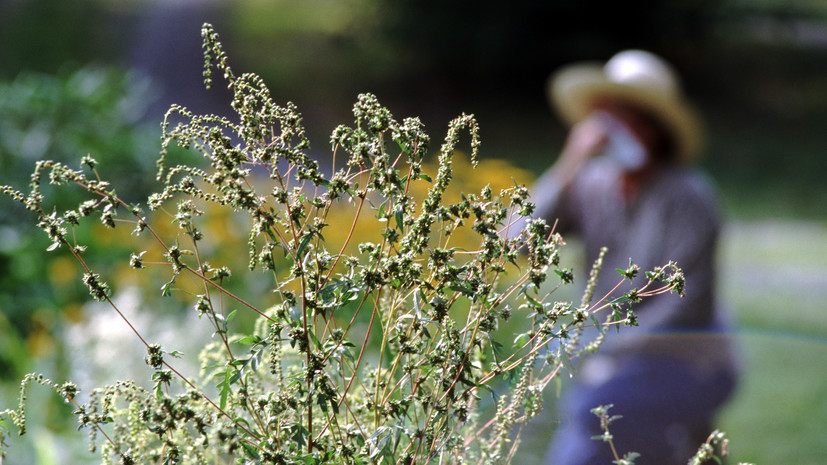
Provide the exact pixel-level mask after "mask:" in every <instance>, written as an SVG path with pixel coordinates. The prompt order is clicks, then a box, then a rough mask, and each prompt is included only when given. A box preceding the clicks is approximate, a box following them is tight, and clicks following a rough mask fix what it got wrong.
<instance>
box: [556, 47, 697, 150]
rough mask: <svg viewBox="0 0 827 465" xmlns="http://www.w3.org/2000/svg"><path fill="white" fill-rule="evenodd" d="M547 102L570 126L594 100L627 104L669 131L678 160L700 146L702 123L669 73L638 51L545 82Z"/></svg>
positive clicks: (565, 70) (673, 74) (580, 66)
mask: <svg viewBox="0 0 827 465" xmlns="http://www.w3.org/2000/svg"><path fill="white" fill-rule="evenodd" d="M548 90H549V99H550V101H551V104H552V106H553V107H554V108H555V109H556V110H557V112H558V113H559V115H560V117H561V118H562V119H563V121H564V122H566V123H567V124H569V125H573V124H575V123H577V122H579V121H580V120H582V119H583V118H585V117H586V116H587V115H588V114H589V112H590V111H591V110H592V105H593V104H594V102H595V100H596V99H602V98H607V97H608V98H612V99H616V100H621V101H626V102H628V103H629V104H631V105H634V106H636V107H638V108H641V109H642V110H644V111H647V112H648V113H649V114H650V115H652V116H653V117H654V118H656V119H657V120H658V121H659V122H660V123H661V124H662V125H663V127H664V128H666V129H667V130H668V131H670V132H671V134H672V136H673V138H674V142H675V149H676V155H677V156H678V159H680V160H683V161H685V162H688V161H691V160H693V159H694V158H695V157H696V155H697V152H698V150H699V148H700V145H701V139H702V129H701V121H700V118H699V117H698V115H697V113H696V111H695V109H694V108H693V107H692V105H691V104H689V102H687V101H686V99H685V98H684V96H683V94H682V91H681V85H680V81H679V79H678V75H677V73H676V72H675V71H674V69H673V68H672V67H671V66H670V65H669V64H668V63H666V62H665V61H664V60H663V59H661V58H660V57H658V56H656V55H653V54H651V53H649V52H645V51H643V50H626V51H623V52H620V53H618V54H617V55H615V56H613V57H612V58H611V59H610V60H609V61H608V62H606V64H605V65H601V64H600V63H579V64H574V65H569V66H566V67H564V68H563V69H561V70H559V71H557V72H556V73H554V74H553V75H552V76H551V79H550V80H549V89H548Z"/></svg>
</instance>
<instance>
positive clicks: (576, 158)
mask: <svg viewBox="0 0 827 465" xmlns="http://www.w3.org/2000/svg"><path fill="white" fill-rule="evenodd" d="M608 135H609V133H608V128H607V127H606V124H605V122H604V121H603V119H602V118H600V115H599V114H594V115H591V116H589V117H588V118H586V119H584V120H583V121H580V122H579V123H577V124H575V125H574V126H572V128H571V130H570V131H569V135H568V137H567V139H566V144H565V146H564V147H563V152H562V154H561V157H562V158H567V159H569V162H571V163H575V164H577V165H580V164H581V163H582V162H585V161H586V160H588V159H589V158H592V157H594V156H596V155H598V154H600V152H601V151H602V150H603V148H604V147H605V145H606V142H607V140H608Z"/></svg>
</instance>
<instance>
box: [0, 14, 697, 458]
mask: <svg viewBox="0 0 827 465" xmlns="http://www.w3.org/2000/svg"><path fill="white" fill-rule="evenodd" d="M203 37H204V47H205V62H206V66H205V80H206V83H207V85H208V86H209V85H211V83H212V72H213V71H214V69H217V70H218V71H219V72H220V73H222V74H223V75H224V78H225V79H226V81H227V83H228V85H229V88H230V89H231V90H232V91H233V94H234V100H233V102H232V106H233V109H234V110H235V112H236V113H237V117H238V119H237V120H236V121H233V120H230V119H228V118H225V117H221V116H216V115H196V114H193V113H191V112H189V111H188V110H187V109H185V108H182V107H179V106H173V107H172V108H171V109H170V110H169V112H168V113H167V118H166V119H165V124H164V127H163V136H162V151H161V156H160V158H159V160H158V172H157V177H158V179H159V180H160V181H162V188H161V189H160V190H159V191H158V192H156V193H154V194H152V195H150V196H149V199H148V202H147V206H148V210H149V211H148V212H146V211H145V210H144V207H142V206H140V205H139V204H137V203H130V202H127V201H125V200H124V199H123V198H122V197H121V196H120V195H119V194H117V193H116V192H115V185H114V183H112V184H110V183H109V182H107V181H104V180H103V179H102V178H101V176H100V172H101V170H103V169H104V167H103V166H99V165H98V163H97V162H96V161H95V160H94V159H93V158H91V157H85V158H84V159H83V162H82V169H80V170H75V169H71V168H69V167H68V166H67V165H66V164H63V163H60V162H55V161H40V162H38V163H37V166H36V168H35V171H34V173H33V175H32V177H31V183H30V186H29V188H30V189H29V192H28V193H24V192H23V191H20V190H17V189H15V188H13V187H9V186H6V187H3V189H2V190H3V192H4V193H5V194H6V195H8V196H10V197H11V198H13V199H14V200H16V201H17V202H18V203H20V204H22V205H24V206H25V208H26V209H27V210H29V211H31V212H33V213H34V214H35V215H36V217H37V225H38V226H39V227H40V229H42V230H43V231H44V232H45V233H46V234H47V236H48V238H49V241H50V244H51V245H50V246H49V250H50V251H54V252H56V253H63V254H68V255H69V256H71V257H73V258H74V259H75V260H76V261H77V263H78V264H79V266H80V268H81V274H82V282H83V284H84V285H85V286H86V288H87V289H88V291H89V294H90V295H91V297H92V298H93V299H94V300H96V301H99V302H102V303H105V304H106V305H107V306H109V307H110V308H111V310H112V311H113V312H116V313H117V314H118V315H119V316H120V317H121V318H122V319H123V321H124V324H126V325H128V326H129V328H130V330H131V332H132V333H133V334H134V336H135V338H137V339H138V340H140V341H141V343H142V345H143V346H144V347H145V349H146V357H145V361H146V364H147V365H148V366H149V370H150V373H151V375H150V379H149V380H148V381H149V382H148V383H147V384H146V385H142V384H140V383H137V382H135V381H132V380H121V381H118V382H115V383H113V384H110V385H106V386H103V387H99V388H96V389H94V390H92V391H91V393H90V394H89V396H88V400H87V401H86V402H81V401H80V400H79V397H78V393H79V388H78V386H77V385H76V384H74V383H72V382H66V383H55V382H52V381H50V380H49V379H47V378H46V377H44V376H43V375H36V374H30V375H28V376H26V377H25V378H24V380H23V383H22V388H21V393H20V402H19V406H18V408H17V409H14V410H5V411H2V412H0V434H4V429H5V432H8V431H9V430H10V429H11V428H10V427H11V424H12V423H13V424H14V425H15V426H16V428H18V429H19V432H20V433H21V434H22V433H24V432H25V430H26V417H25V410H24V406H25V400H26V395H27V389H28V386H29V384H30V382H32V381H34V382H36V383H39V384H41V385H45V386H48V387H51V388H52V389H54V390H55V391H56V392H57V393H58V394H59V395H60V396H61V397H62V398H64V399H65V400H66V401H67V402H68V403H71V404H73V405H74V406H75V409H76V410H75V412H74V413H75V415H76V417H77V418H78V421H79V423H80V426H81V427H82V428H85V429H87V430H88V432H89V435H90V447H91V449H92V450H93V451H97V452H98V453H99V455H100V456H101V458H102V460H103V462H104V463H111V462H112V461H119V462H120V463H124V464H126V463H230V462H233V461H237V462H239V463H304V464H322V463H343V464H361V463H402V464H415V463H432V462H437V461H438V462H439V463H470V462H480V463H508V462H509V461H510V460H511V458H512V457H513V454H514V451H515V449H516V446H517V444H518V437H519V433H520V431H521V430H522V428H523V427H524V425H525V424H526V423H527V422H528V421H529V420H530V419H531V418H532V417H534V416H535V415H537V413H538V412H539V411H540V409H541V407H542V393H543V391H544V389H545V387H546V386H547V385H548V384H549V383H550V382H551V381H552V380H553V379H555V377H557V376H558V375H559V374H560V373H561V372H562V371H563V370H565V369H567V367H568V366H569V363H570V361H571V359H572V358H575V357H579V356H581V355H584V354H587V353H590V352H593V351H594V350H596V348H597V347H598V345H599V344H600V341H601V340H602V338H603V337H604V336H605V335H606V333H607V331H608V330H609V329H610V328H614V327H620V326H622V325H624V324H634V320H635V318H634V314H633V312H632V309H631V304H633V303H634V302H635V301H637V300H638V299H640V298H646V297H648V296H651V295H655V294H660V293H665V292H669V291H672V290H681V289H682V286H683V277H682V274H681V273H680V270H679V269H677V267H675V265H674V264H671V263H670V264H666V265H665V266H664V267H663V268H659V269H656V270H652V271H650V272H648V273H647V276H648V278H649V282H648V283H647V284H646V285H645V286H643V287H641V288H639V289H629V290H628V291H627V292H626V293H622V294H619V295H618V296H614V297H612V298H610V299H606V300H602V301H593V299H592V296H591V293H590V291H589V289H591V284H590V285H589V286H587V290H586V293H585V295H584V297H583V299H582V300H581V302H580V303H579V304H573V303H568V302H555V301H553V300H552V299H551V294H552V293H553V292H554V290H555V289H557V288H558V287H559V286H561V285H564V284H567V283H570V282H571V281H572V278H573V273H572V270H569V269H562V268H561V267H560V264H559V253H560V247H561V246H562V245H563V241H562V239H561V237H560V236H559V235H557V234H555V233H554V232H553V231H551V230H550V228H549V227H548V226H547V225H546V224H545V222H544V221H542V220H531V221H527V222H525V228H524V229H522V230H521V231H517V230H516V229H517V226H516V225H517V224H521V222H520V219H521V218H522V217H525V216H527V215H529V214H530V213H531V211H532V208H533V206H532V204H531V203H529V202H528V200H527V197H528V191H527V189H526V188H525V187H523V186H520V185H514V186H512V187H509V188H507V189H503V190H502V191H500V192H497V193H495V192H494V190H493V189H492V188H491V187H490V186H489V187H485V188H483V189H482V190H481V191H480V192H479V193H465V194H461V195H459V196H458V198H457V199H456V201H450V200H449V199H448V197H446V195H447V194H446V192H447V189H448V187H449V185H450V183H451V181H452V177H453V174H454V165H453V163H454V158H453V157H454V153H455V151H456V148H457V146H458V144H459V143H460V140H461V138H462V137H463V134H465V133H467V134H469V135H470V146H471V157H470V158H471V161H472V163H476V160H477V155H478V153H477V152H478V150H479V146H480V140H479V135H478V127H477V123H476V121H475V120H474V118H473V116H470V115H462V116H460V117H458V118H456V119H455V120H453V121H452V122H451V123H450V124H449V127H448V132H447V136H446V137H445V140H444V142H443V143H442V144H441V146H440V147H439V149H438V169H437V172H436V173H435V174H433V173H431V174H429V173H427V172H426V170H425V169H424V164H423V163H424V160H425V158H426V157H427V155H428V154H429V149H430V145H431V140H430V137H429V136H428V135H427V134H426V133H425V131H424V127H423V125H422V124H421V122H420V120H419V119H418V118H405V119H404V120H402V121H398V120H397V119H395V118H394V117H393V116H392V114H391V112H390V111H389V110H388V109H387V108H384V107H383V106H381V105H380V104H379V102H378V100H377V99H376V97H375V96H373V95H370V94H364V95H360V96H359V99H358V101H357V103H356V104H355V105H354V108H353V114H354V117H355V119H354V123H353V125H352V126H346V125H342V126H339V127H338V128H336V129H335V130H334V131H333V134H332V136H331V140H330V142H331V145H332V149H333V154H332V158H331V167H330V168H329V169H328V170H323V169H322V168H321V167H320V165H319V163H318V162H317V161H315V160H313V159H311V158H310V157H309V156H308V155H307V152H308V149H309V141H308V140H307V137H306V135H305V129H304V127H303V125H302V118H301V115H300V114H299V113H298V111H297V109H296V108H295V107H294V105H292V104H290V103H288V104H287V105H285V106H279V105H277V104H275V103H274V102H273V101H272V99H271V98H270V95H269V92H268V90H267V88H266V86H265V85H264V83H263V82H262V80H261V79H260V78H259V77H258V76H256V75H254V74H243V75H240V76H239V75H236V74H235V73H234V72H233V70H232V69H231V68H230V67H229V65H228V63H227V57H226V56H225V54H224V52H223V50H222V47H221V44H220V42H219V41H218V37H217V34H216V33H215V32H214V31H213V29H212V27H211V26H210V25H205V26H204V28H203ZM173 120H174V121H177V123H175V124H172V121H173ZM175 146H180V147H184V148H187V149H189V150H192V151H194V152H195V153H199V154H201V155H202V156H203V159H204V160H205V162H206V164H207V166H198V164H197V163H191V164H169V163H168V161H167V157H166V154H167V151H168V150H169V149H171V148H172V147H175ZM46 179H48V185H49V186H51V188H50V192H49V193H48V195H47V193H46V191H44V190H43V186H44V185H45V180H46ZM116 181H118V180H117V179H116ZM423 186H424V187H423ZM63 190H69V191H73V192H77V191H79V192H80V193H81V194H82V195H84V196H85V199H83V200H81V201H80V202H79V203H78V205H76V206H73V207H71V208H67V209H63V208H59V207H56V206H55V204H54V202H56V201H59V200H60V199H61V197H62V196H63V195H64V194H62V192H63ZM415 192H423V193H424V194H423V195H422V196H415V195H414V193H415ZM366 213H369V214H366ZM92 218H97V220H98V222H99V223H100V226H97V228H105V229H107V230H110V229H111V230H115V232H113V233H112V234H118V231H120V234H121V235H122V236H124V237H123V238H122V239H119V240H122V241H124V242H131V243H132V244H134V246H135V249H134V251H133V252H132V253H131V256H130V257H129V260H128V261H129V265H130V267H131V268H133V269H134V270H136V272H137V273H149V276H150V277H149V278H141V279H135V280H134V281H133V282H137V283H139V286H140V288H141V289H142V290H143V293H144V294H145V295H146V296H147V297H146V299H147V302H149V301H151V299H150V297H148V296H150V295H151V294H154V293H155V292H152V293H150V292H147V291H149V290H152V289H160V294H161V295H162V296H165V297H171V296H178V297H181V298H186V299H189V301H190V302H191V308H192V309H193V310H194V313H195V315H193V317H195V316H197V317H198V318H199V319H200V320H201V322H202V324H204V325H209V326H210V327H211V330H212V331H213V338H212V339H211V340H207V341H204V342H203V344H202V346H203V350H202V351H201V354H200V356H199V364H200V369H201V371H200V374H199V375H190V376H188V375H186V374H185V373H186V369H185V368H182V366H183V364H180V363H177V362H175V361H174V360H173V359H174V358H176V357H180V356H182V354H181V353H179V352H178V351H176V350H173V349H171V348H165V347H161V346H160V345H158V344H155V343H153V342H151V341H152V335H150V334H146V333H145V332H144V330H143V329H142V328H140V327H137V326H136V325H134V324H132V321H131V320H130V318H129V317H128V316H127V315H126V314H125V312H123V311H122V309H121V308H120V306H119V304H118V302H117V299H115V298H114V297H115V295H116V294H117V292H116V291H118V288H117V286H118V281H113V282H114V283H115V284H110V281H108V280H106V279H104V277H103V276H104V274H105V273H104V274H101V273H100V272H99V271H98V270H97V269H96V268H95V267H94V264H93V262H94V259H93V249H94V246H95V244H94V241H92V243H91V244H90V245H89V247H88V248H87V244H82V243H79V242H77V236H76V235H75V234H74V232H75V230H77V229H78V228H82V227H90V226H89V220H90V219H92ZM216 218H218V221H219V222H222V224H221V226H220V228H223V229H225V230H226V229H233V230H234V229H237V228H240V227H242V226H243V227H244V228H245V230H246V233H245V234H243V235H240V236H239V235H234V236H227V235H217V236H212V235H211V234H210V232H211V231H214V229H213V228H215V227H216V221H217V220H216ZM343 218H346V219H347V220H346V221H345V220H343ZM366 224H367V225H368V226H365V225H366ZM124 227H126V229H127V230H126V231H123V230H124ZM355 231H360V232H359V235H358V236H357V235H356V234H355ZM119 237H120V236H119ZM228 237H234V238H235V240H228ZM471 241H473V243H472V242H471ZM241 255H244V256H245V257H246V259H245V261H246V264H245V265H246V266H245V267H243V268H238V267H233V268H231V267H229V266H227V265H226V264H225V262H222V261H213V260H214V257H228V260H230V261H232V260H234V259H235V258H237V257H238V256H241ZM124 258H126V257H124ZM244 268H246V270H245V269H244ZM599 269H600V263H599V262H598V263H596V264H595V267H594V270H593V271H592V276H593V277H594V276H596V274H597V272H598V271H599ZM620 271H621V276H620V277H619V278H618V280H619V281H621V282H622V281H625V280H626V278H627V277H629V276H632V275H634V274H636V273H637V269H636V267H634V266H633V265H632V266H630V269H629V270H620ZM153 272H156V273H160V274H164V275H165V277H163V279H161V281H160V282H156V281H155V279H159V278H157V277H156V276H158V275H157V274H152V273H153ZM114 274H115V275H116V276H118V275H120V273H114ZM263 280H265V281H264V282H265V284H264V285H263V286H259V287H256V286H251V285H248V284H249V283H251V282H262V281H263ZM156 286H157V287H156ZM256 289H258V291H256ZM162 302H165V301H162ZM166 302H172V301H170V300H166ZM512 314H518V315H519V318H520V320H523V321H526V322H527V324H526V325H523V324H520V325H519V326H521V327H523V326H524V327H523V328H522V329H521V331H522V332H521V333H520V334H518V335H517V336H516V338H514V339H513V343H512V342H510V341H509V342H508V343H505V342H502V338H503V335H502V334H501V333H500V332H498V327H499V326H500V325H501V324H505V322H506V321H507V320H508V319H509V317H510V316H511V315H512ZM601 315H602V316H601ZM586 325H595V326H597V327H598V328H600V336H599V337H598V338H597V339H596V340H594V341H583V340H581V333H582V330H583V328H584V327H585V326H586ZM182 329H183V331H180V330H182ZM178 330H179V331H180V332H181V334H180V339H181V340H184V339H186V338H187V336H189V335H191V334H192V332H191V331H190V330H189V328H178ZM509 339H511V338H509ZM488 395H491V396H492V398H493V399H495V401H494V402H495V405H496V412H494V413H493V414H491V415H486V412H484V411H483V409H482V408H481V404H482V403H483V402H482V399H483V398H484V397H487V396H488ZM4 427H5V428H4ZM3 438H4V436H0V439H3Z"/></svg>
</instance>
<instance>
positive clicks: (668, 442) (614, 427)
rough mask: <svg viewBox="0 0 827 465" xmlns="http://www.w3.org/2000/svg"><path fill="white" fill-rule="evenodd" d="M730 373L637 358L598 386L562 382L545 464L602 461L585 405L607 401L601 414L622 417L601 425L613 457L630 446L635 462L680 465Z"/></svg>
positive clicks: (704, 433) (729, 384)
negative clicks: (606, 428)
mask: <svg viewBox="0 0 827 465" xmlns="http://www.w3.org/2000/svg"><path fill="white" fill-rule="evenodd" d="M735 378H736V377H735V374H734V373H732V372H729V371H722V372H720V373H717V374H715V375H714V376H709V375H707V376H704V377H701V376H698V375H697V374H696V373H694V372H693V371H692V370H691V369H690V368H689V367H688V366H687V365H686V364H684V363H681V362H677V361H674V360H667V359H663V358H641V359H639V360H637V361H635V362H633V363H631V364H630V366H628V367H626V368H624V369H623V370H622V371H621V372H619V373H617V374H616V375H615V376H614V377H612V378H611V379H609V380H608V381H606V382H605V383H603V384H601V385H599V386H585V385H582V384H575V385H573V386H570V387H569V389H568V390H567V391H566V394H565V395H564V396H563V398H562V399H561V402H562V404H561V409H560V413H561V414H562V416H561V419H560V420H561V423H562V427H561V429H560V430H558V431H557V433H556V434H555V437H554V440H553V442H552V444H551V447H550V448H549V451H548V454H547V455H546V460H545V463H546V464H547V465H604V464H605V465H610V464H611V463H612V461H613V460H614V456H613V455H612V452H611V448H610V447H609V444H606V443H604V442H602V441H600V440H593V439H591V438H592V437H593V436H598V435H601V434H602V431H601V429H600V421H599V419H598V417H597V416H595V415H594V414H593V413H591V409H593V408H595V407H598V406H600V405H608V404H613V405H614V406H613V407H612V408H611V409H610V410H609V415H610V416H614V415H622V417H623V418H620V419H618V420H617V421H615V422H613V423H612V424H611V425H610V427H609V429H610V431H611V433H612V435H613V437H614V439H613V442H614V445H615V447H616V448H617V452H618V454H619V455H620V456H621V458H622V457H623V455H625V454H626V453H627V452H638V453H639V454H640V457H639V458H638V459H637V460H636V461H635V464H636V465H671V464H676V465H677V464H680V465H685V464H686V462H687V461H688V460H689V458H690V457H692V455H694V453H695V451H697V449H698V446H700V445H701V444H702V443H703V442H704V441H706V439H707V437H708V436H709V434H710V433H711V432H712V430H713V428H712V426H711V425H712V421H713V419H714V416H715V413H716V412H717V410H718V409H719V408H720V406H721V405H722V404H723V403H724V401H726V399H727V398H728V397H729V395H730V394H731V392H732V391H733V389H734V386H735V382H736V379H735Z"/></svg>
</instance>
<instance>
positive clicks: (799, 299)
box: [719, 221, 827, 465]
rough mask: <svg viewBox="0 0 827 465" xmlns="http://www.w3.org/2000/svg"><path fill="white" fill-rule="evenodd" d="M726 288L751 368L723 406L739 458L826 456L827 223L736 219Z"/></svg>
mask: <svg viewBox="0 0 827 465" xmlns="http://www.w3.org/2000/svg"><path fill="white" fill-rule="evenodd" d="M722 245H723V247H722V254H721V267H722V270H721V271H722V279H721V284H722V286H721V292H722V295H723V297H724V299H726V301H727V302H729V303H730V304H731V305H732V306H733V307H734V309H735V313H736V315H737V318H738V321H739V323H740V329H739V333H740V337H739V340H740V342H741V348H742V351H743V354H744V360H745V372H744V378H743V380H742V384H741V387H740V389H739V391H738V393H737V395H736V397H735V398H734V399H733V401H732V402H731V403H730V405H729V406H728V407H727V408H726V409H725V410H724V411H723V412H722V415H721V418H720V424H719V426H720V428H721V429H723V430H724V431H726V432H727V433H728V435H729V437H730V438H731V453H732V457H733V459H734V460H740V461H748V462H754V463H756V464H781V463H783V464H787V465H817V464H823V463H825V460H826V459H825V458H827V421H825V418H827V311H825V310H827V264H825V258H827V226H825V225H823V224H814V223H806V222H795V221H785V222H777V223H776V222H769V221H762V222H753V223H733V224H731V225H730V227H729V228H728V230H727V233H726V235H725V236H724V241H723V244H722Z"/></svg>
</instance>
